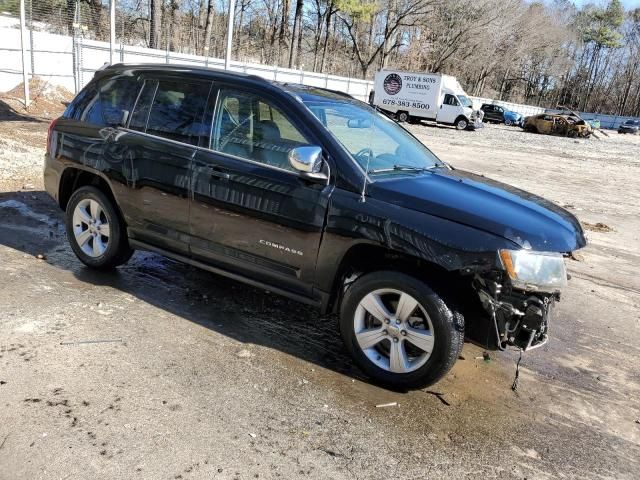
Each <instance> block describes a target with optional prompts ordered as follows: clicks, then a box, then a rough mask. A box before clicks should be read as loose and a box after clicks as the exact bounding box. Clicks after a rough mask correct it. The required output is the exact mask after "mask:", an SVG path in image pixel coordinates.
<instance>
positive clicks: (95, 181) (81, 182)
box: [58, 168, 119, 211]
mask: <svg viewBox="0 0 640 480" xmlns="http://www.w3.org/2000/svg"><path fill="white" fill-rule="evenodd" d="M86 185H91V186H94V187H96V188H98V189H99V190H100V191H101V192H102V193H104V194H105V195H107V197H109V200H111V202H112V203H113V206H114V207H116V209H118V211H119V207H118V203H117V202H116V200H115V197H114V196H113V192H112V191H111V187H110V186H109V184H108V183H107V182H106V180H105V179H104V178H102V177H100V176H99V175H96V174H95V173H92V172H87V171H86V170H80V169H79V168H67V169H66V170H65V171H64V172H63V173H62V176H61V178H60V187H59V191H58V202H59V204H60V208H61V209H62V210H66V209H67V203H69V199H70V198H71V195H73V192H75V191H76V190H77V189H79V188H80V187H84V186H86Z"/></svg>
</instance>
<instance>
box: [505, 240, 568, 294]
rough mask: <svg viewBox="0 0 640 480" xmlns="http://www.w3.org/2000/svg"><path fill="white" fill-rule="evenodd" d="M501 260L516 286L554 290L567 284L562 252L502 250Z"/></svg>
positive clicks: (525, 288)
mask: <svg viewBox="0 0 640 480" xmlns="http://www.w3.org/2000/svg"><path fill="white" fill-rule="evenodd" d="M500 260H501V261H502V266H503V267H504V269H505V270H506V271H507V273H508V274H509V277H510V278H511V283H512V284H513V286H514V287H516V288H521V289H523V290H540V291H544V292H554V291H556V290H559V289H561V288H563V287H565V286H566V285H567V270H566V269H565V266H564V259H563V257H562V254H560V253H555V252H533V251H531V250H500Z"/></svg>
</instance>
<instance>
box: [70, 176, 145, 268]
mask: <svg viewBox="0 0 640 480" xmlns="http://www.w3.org/2000/svg"><path fill="white" fill-rule="evenodd" d="M66 227H67V237H68V238H69V243H70V244H71V248H72V249H73V252H74V253H75V254H76V256H77V257H78V258H79V259H80V261H81V262H82V263H84V264H85V265H87V266H88V267H91V268H96V269H102V270H107V269H111V268H114V267H117V266H118V265H122V264H123V263H126V262H127V261H128V260H129V258H131V255H133V250H132V249H131V247H130V246H129V242H128V240H127V235H126V229H125V226H124V222H123V221H122V219H121V218H120V215H119V214H118V211H117V210H116V209H115V207H114V206H113V204H112V203H111V201H110V200H109V199H108V198H107V196H106V195H105V194H104V193H102V192H101V191H100V190H98V189H97V188H95V187H91V186H85V187H82V188H79V189H78V190H76V191H75V192H74V193H73V195H71V198H70V199H69V203H67V212H66Z"/></svg>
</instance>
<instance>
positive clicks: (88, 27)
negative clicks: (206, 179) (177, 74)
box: [0, 0, 626, 128]
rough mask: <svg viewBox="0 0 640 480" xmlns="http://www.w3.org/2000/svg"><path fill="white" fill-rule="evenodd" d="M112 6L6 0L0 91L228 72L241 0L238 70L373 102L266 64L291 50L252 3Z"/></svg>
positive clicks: (340, 84) (97, 0)
mask: <svg viewBox="0 0 640 480" xmlns="http://www.w3.org/2000/svg"><path fill="white" fill-rule="evenodd" d="M112 1H113V3H112ZM112 1H110V0H0V38H1V39H2V42H0V92H4V91H9V90H12V89H13V90H12V91H13V92H14V93H15V92H17V90H19V88H18V87H19V86H20V85H21V84H22V87H23V88H22V92H21V94H22V95H21V99H22V100H23V101H24V103H25V105H28V104H29V100H30V96H29V84H30V82H29V80H33V79H34V78H38V79H40V80H42V81H44V82H47V83H48V84H51V85H54V86H57V87H64V88H65V89H66V90H68V91H69V92H70V93H77V92H78V91H80V89H82V87H84V85H86V83H88V82H89V81H90V80H91V78H92V77H93V75H94V73H95V72H96V71H97V70H98V69H99V68H101V67H103V66H104V65H105V64H107V63H121V62H122V63H148V62H153V63H158V62H162V63H168V64H187V65H194V66H204V67H212V68H224V67H225V61H224V56H225V54H226V31H227V21H228V14H227V13H226V12H228V7H229V3H228V2H229V1H235V4H234V5H235V9H236V13H235V15H234V25H236V28H235V30H237V31H236V35H235V37H234V41H233V44H232V45H231V48H232V52H231V53H233V58H235V59H241V60H242V61H232V62H231V63H230V65H229V69H230V70H234V71H240V72H244V73H248V74H253V75H258V76H260V77H264V78H266V79H268V80H274V81H281V82H291V83H301V84H305V85H310V86H316V87H323V88H329V89H332V90H337V91H341V92H345V93H348V94H350V95H352V96H354V97H356V98H358V99H360V100H365V101H366V100H367V99H368V96H369V92H370V91H371V90H372V89H373V82H372V81H368V80H362V79H356V78H349V77H342V76H337V75H329V74H324V73H318V72H312V71H305V70H303V69H291V68H282V67H278V66H273V65H266V64H265V62H268V61H273V63H275V64H276V65H277V64H278V62H279V61H280V60H282V59H279V57H283V56H286V52H284V53H282V54H278V55H277V56H276V57H273V56H272V55H271V54H264V52H261V53H258V54H256V53H255V52H260V44H261V42H262V43H264V40H265V39H264V38H257V37H256V36H255V35H252V31H254V30H255V31H260V28H258V26H259V25H260V22H261V19H260V15H261V13H260V10H259V9H256V7H255V5H254V4H252V3H251V0H218V1H217V2H210V1H205V0H112ZM214 4H215V6H216V8H212V6H213V5H214ZM249 6H251V7H252V8H249ZM21 12H22V14H21ZM263 14H264V15H266V14H268V12H263ZM254 24H255V26H256V28H255V29H254V28H253V27H252V25H254ZM248 52H254V53H253V54H250V53H248ZM251 55H258V56H257V57H256V58H254V57H252V56H251ZM474 100H475V102H476V103H477V104H478V105H477V106H479V105H480V104H482V103H496V104H499V105H502V106H504V107H505V108H507V109H510V110H513V111H516V112H519V113H522V114H523V115H535V114H538V113H543V112H544V111H545V110H544V109H542V108H540V107H535V106H530V105H519V104H513V103H507V102H499V101H494V100H493V99H489V98H477V99H474ZM585 118H587V119H594V118H598V119H600V120H601V123H602V127H603V128H617V126H618V125H619V124H620V123H622V122H624V121H625V120H626V117H616V116H611V115H597V114H592V113H586V114H585Z"/></svg>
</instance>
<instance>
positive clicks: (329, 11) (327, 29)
mask: <svg viewBox="0 0 640 480" xmlns="http://www.w3.org/2000/svg"><path fill="white" fill-rule="evenodd" d="M334 13H335V12H334V11H333V0H331V1H330V2H329V7H328V9H327V18H326V27H325V34H324V45H323V46H322V60H321V61H320V72H321V73H324V65H325V58H326V55H327V46H328V45H329V35H330V30H331V17H333V14H334Z"/></svg>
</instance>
